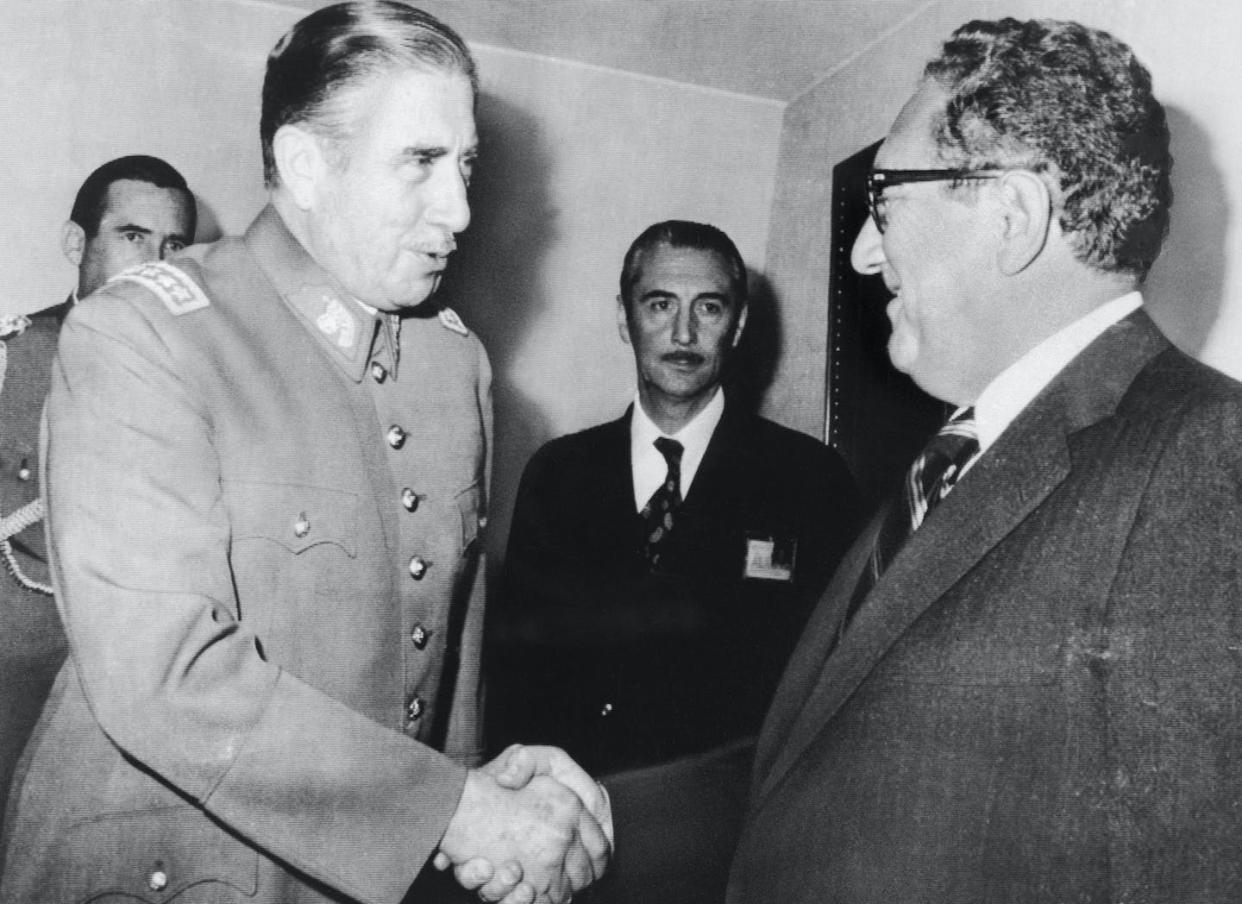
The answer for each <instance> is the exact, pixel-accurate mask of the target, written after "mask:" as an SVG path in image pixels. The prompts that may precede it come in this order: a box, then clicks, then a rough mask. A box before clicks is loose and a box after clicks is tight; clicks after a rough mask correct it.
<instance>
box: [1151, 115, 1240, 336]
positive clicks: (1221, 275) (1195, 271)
mask: <svg viewBox="0 0 1242 904" xmlns="http://www.w3.org/2000/svg"><path fill="white" fill-rule="evenodd" d="M1166 112H1167V114H1168V119H1169V130H1170V131H1171V132H1172V135H1173V217H1172V220H1173V222H1172V226H1171V228H1170V230H1169V237H1168V239H1167V240H1166V241H1165V243H1164V250H1163V251H1162V252H1161V254H1160V257H1159V258H1158V259H1157V261H1156V264H1155V266H1154V267H1153V268H1152V271H1151V274H1150V276H1149V277H1148V280H1147V284H1146V286H1145V287H1144V289H1143V293H1144V300H1145V301H1146V303H1147V305H1148V308H1149V309H1150V310H1151V312H1152V316H1153V317H1154V318H1155V320H1156V321H1157V322H1158V323H1159V324H1160V327H1161V329H1163V330H1164V332H1165V333H1166V334H1167V335H1168V336H1169V338H1170V339H1172V340H1173V341H1174V342H1175V343H1176V344H1177V345H1178V346H1179V347H1180V348H1182V349H1183V350H1184V351H1186V352H1188V353H1190V354H1192V355H1198V354H1199V353H1200V352H1202V351H1203V347H1204V344H1205V342H1206V341H1207V337H1208V334H1209V332H1211V329H1212V325H1213V324H1214V323H1215V322H1216V319H1217V317H1218V315H1219V314H1220V311H1221V306H1222V305H1223V304H1224V301H1225V227H1226V226H1227V224H1228V223H1229V202H1228V200H1227V199H1226V190H1225V180H1224V178H1223V176H1222V175H1221V173H1220V171H1219V170H1218V169H1217V168H1216V165H1215V163H1213V161H1212V147H1211V139H1210V138H1209V136H1208V133H1207V132H1206V131H1204V129H1202V128H1201V127H1200V126H1199V125H1198V123H1196V122H1195V121H1194V119H1193V118H1191V116H1190V115H1189V114H1188V113H1186V112H1185V111H1184V110H1181V109H1178V108H1177V107H1168V108H1167V110H1166Z"/></svg>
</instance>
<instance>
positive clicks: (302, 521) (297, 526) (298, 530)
mask: <svg viewBox="0 0 1242 904" xmlns="http://www.w3.org/2000/svg"><path fill="white" fill-rule="evenodd" d="M309 533H310V519H309V518H307V517H306V512H301V513H300V514H299V515H298V520H297V521H294V522H293V535H294V536H295V537H297V538H298V539H299V540H300V539H302V538H303V537H305V536H306V535H307V534H309Z"/></svg>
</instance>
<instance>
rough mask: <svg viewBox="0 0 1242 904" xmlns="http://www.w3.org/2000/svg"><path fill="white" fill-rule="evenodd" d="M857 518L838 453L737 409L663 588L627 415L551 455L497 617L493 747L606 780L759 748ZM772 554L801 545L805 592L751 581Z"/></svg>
mask: <svg viewBox="0 0 1242 904" xmlns="http://www.w3.org/2000/svg"><path fill="white" fill-rule="evenodd" d="M857 506H858V503H857V497H856V493H855V488H854V483H853V480H852V478H851V477H850V475H849V473H848V471H847V470H846V468H845V466H844V464H843V463H842V461H841V459H840V458H839V457H838V456H837V454H836V453H835V452H834V451H833V450H831V449H830V448H828V447H826V446H825V445H823V444H822V443H820V442H817V441H815V440H814V439H812V438H810V437H808V436H806V435H804V434H801V433H797V432H795V431H792V430H789V429H787V428H784V427H781V426H778V425H777V424H774V423H772V422H770V421H767V420H764V419H762V418H759V417H756V416H753V415H750V414H748V413H746V412H744V411H741V410H739V409H737V408H735V407H734V406H732V405H728V406H726V408H725V412H724V415H723V417H722V419H721V421H720V424H719V425H718V426H717V428H716V431H715V433H714V434H713V436H712V439H711V442H710V443H709V445H708V448H707V451H706V454H705V455H704V458H703V461H702V464H701V465H700V468H699V471H698V473H697V474H696V476H695V479H694V482H693V484H692V485H691V487H690V491H689V493H688V495H687V496H686V499H685V502H684V503H683V505H682V507H681V509H680V511H679V512H678V515H677V524H676V527H675V528H674V530H673V532H672V535H671V541H672V545H671V547H670V548H669V549H668V550H667V552H666V553H665V554H664V558H663V559H662V561H661V568H660V570H659V571H658V572H656V573H653V572H652V571H651V570H650V568H649V567H648V565H647V563H646V560H645V559H644V557H643V556H642V554H641V536H642V530H641V522H640V520H639V517H638V515H637V514H636V512H635V506H634V491H633V480H632V476H631V466H630V426H629V414H628V413H627V414H626V415H625V416H623V417H622V418H620V419H619V420H616V421H613V422H611V423H607V424H603V425H600V426H598V427H594V428H592V429H590V430H586V431H583V432H581V433H577V434H574V435H572V436H566V437H562V438H560V439H557V440H553V441H552V442H550V443H548V444H547V445H545V446H544V447H543V448H542V449H540V450H539V451H538V452H537V453H536V454H535V456H534V457H533V458H532V459H531V461H530V463H529V465H528V466H527V468H526V472H525V474H524V475H523V478H522V482H521V486H520V488H519V490H518V497H517V505H516V509H515V512H514V518H513V526H512V530H511V533H510V539H509V549H508V555H507V557H506V567H505V583H504V598H503V601H502V604H501V612H500V614H499V616H498V617H497V616H495V614H494V616H493V617H494V618H495V621H496V623H495V627H496V632H495V633H496V635H497V641H498V643H497V653H496V657H495V659H494V663H495V666H496V668H495V670H494V672H493V679H494V680H492V681H491V684H490V691H489V693H490V694H491V695H492V699H493V701H494V702H495V704H496V705H495V706H494V707H493V709H492V714H493V717H494V719H495V725H494V729H495V737H496V739H497V740H498V741H499V742H501V743H503V742H507V741H512V740H519V739H520V740H523V741H544V742H549V743H555V744H558V745H560V746H563V747H565V748H567V749H568V750H569V752H570V753H571V754H572V755H574V756H575V757H577V758H579V759H580V760H581V761H582V762H583V763H584V765H586V766H587V767H588V768H590V769H591V770H592V771H594V772H601V771H610V770H613V769H619V768H623V767H630V766H637V765H644V764H648V763H654V762H659V761H661V760H665V759H668V758H671V757H674V756H678V755H681V754H685V753H690V752H693V751H697V750H703V749H706V748H708V747H711V746H714V745H716V744H718V743H721V742H723V741H726V740H729V739H732V738H735V737H739V736H742V735H747V734H752V735H753V734H754V733H755V732H756V731H757V730H758V727H759V723H760V720H761V719H762V717H763V713H764V711H765V709H766V707H767V704H768V702H769V700H770V698H771V694H772V691H773V689H774V688H775V686H776V681H777V679H778V678H779V676H780V672H781V670H782V669H783V667H784V663H785V659H786V657H787V656H788V654H789V651H790V650H791V649H792V647H793V643H794V640H795V639H796V638H797V635H798V632H799V631H800V630H801V628H802V625H803V623H804V622H805V620H806V616H807V614H808V613H809V611H810V607H811V606H812V605H813V603H814V600H815V598H816V597H817V596H818V594H819V592H820V591H821V590H822V588H823V586H824V585H825V584H826V583H827V580H828V578H829V577H830V575H831V572H832V569H833V568H834V567H835V565H836V563H837V561H838V559H839V558H840V556H841V553H842V552H843V550H844V549H845V548H846V545H847V544H848V542H849V540H850V539H851V538H852V536H853V531H854V527H855V524H856V519H857ZM767 538H770V539H775V540H776V542H777V543H778V545H779V544H781V543H793V544H794V547H795V557H794V558H795V561H794V567H793V576H792V580H790V581H787V582H786V581H774V580H767V579H757V578H755V577H747V576H746V556H747V549H748V543H751V542H752V541H753V542H755V543H757V542H759V541H761V540H763V539H767ZM778 555H779V553H778Z"/></svg>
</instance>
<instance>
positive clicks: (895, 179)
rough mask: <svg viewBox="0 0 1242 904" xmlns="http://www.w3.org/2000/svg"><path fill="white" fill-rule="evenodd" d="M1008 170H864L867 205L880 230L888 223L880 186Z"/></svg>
mask: <svg viewBox="0 0 1242 904" xmlns="http://www.w3.org/2000/svg"><path fill="white" fill-rule="evenodd" d="M1007 172H1008V170H989V169H977V170H968V169H873V170H871V171H870V172H869V173H867V209H868V210H869V211H870V212H871V221H872V222H873V223H875V228H876V229H877V230H879V232H880V234H881V235H882V234H883V233H884V230H885V229H886V228H887V227H888V215H887V212H886V211H884V210H883V209H882V208H881V206H880V205H881V203H882V202H883V200H884V189H886V188H892V187H893V186H894V185H907V184H910V183H913V182H969V181H971V180H975V179H997V178H999V177H1001V176H1003V175H1005V173H1007Z"/></svg>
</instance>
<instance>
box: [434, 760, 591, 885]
mask: <svg viewBox="0 0 1242 904" xmlns="http://www.w3.org/2000/svg"><path fill="white" fill-rule="evenodd" d="M524 751H531V752H529V753H524ZM515 757H516V759H515ZM558 776H559V777H561V778H564V779H565V781H567V782H570V783H572V784H573V785H575V786H577V787H578V788H580V789H581V790H582V793H583V794H585V795H586V796H587V797H588V798H589V799H590V805H589V809H588V806H587V805H584V801H583V799H582V798H581V797H580V796H579V793H578V792H576V791H574V790H571V788H570V787H567V786H566V784H564V783H563V782H562V781H560V780H558ZM501 777H503V779H504V781H503V782H502V781H500V780H499V779H500V778H501ZM597 813H598V814H602V815H603V816H604V819H605V824H606V825H607V831H605V829H604V828H603V827H602V826H601V824H600V822H599V820H598V818H597V816H596V814H597ZM611 831H612V826H611V818H610V814H609V813H608V807H607V798H606V795H603V794H602V791H601V789H600V787H599V786H597V785H596V784H595V783H594V782H592V781H591V780H590V777H589V776H587V775H586V773H584V772H583V771H582V770H581V769H580V768H579V767H578V766H577V764H575V763H574V762H573V760H571V759H570V758H569V757H568V756H566V755H565V754H564V753H562V752H561V751H559V750H556V749H555V748H522V747H511V748H510V749H509V750H507V751H505V753H504V754H502V755H501V756H500V757H498V758H497V759H496V760H494V761H493V762H492V763H490V764H488V765H487V766H486V767H484V768H483V769H481V770H474V771H471V772H470V773H469V774H468V775H467V778H466V787H465V790H464V791H463V793H462V799H461V802H460V803H459V805H458V809H457V812H456V813H455V814H454V815H453V819H452V820H451V821H450V823H449V827H448V830H447V831H446V832H445V834H444V838H443V840H442V841H441V843H440V852H439V853H438V854H437V855H436V860H435V865H436V867H437V868H438V869H445V868H447V867H448V866H449V865H450V864H451V865H453V866H454V875H455V876H456V878H457V880H458V882H460V883H461V884H462V885H463V886H464V887H466V888H468V889H472V890H477V891H478V892H479V895H480V897H482V898H483V899H484V900H486V901H495V900H499V899H501V898H503V899H504V902H505V904H532V902H535V901H538V902H541V904H542V902H550V904H561V902H564V901H568V900H569V898H570V897H571V896H572V895H573V893H574V892H576V891H579V890H580V889H582V888H585V887H586V886H587V885H589V884H590V883H591V882H593V881H595V880H596V879H598V878H599V877H600V876H601V875H603V872H604V868H605V867H606V865H607V862H608V856H609V853H610V851H611ZM495 864H500V866H499V867H496V866H495Z"/></svg>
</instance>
